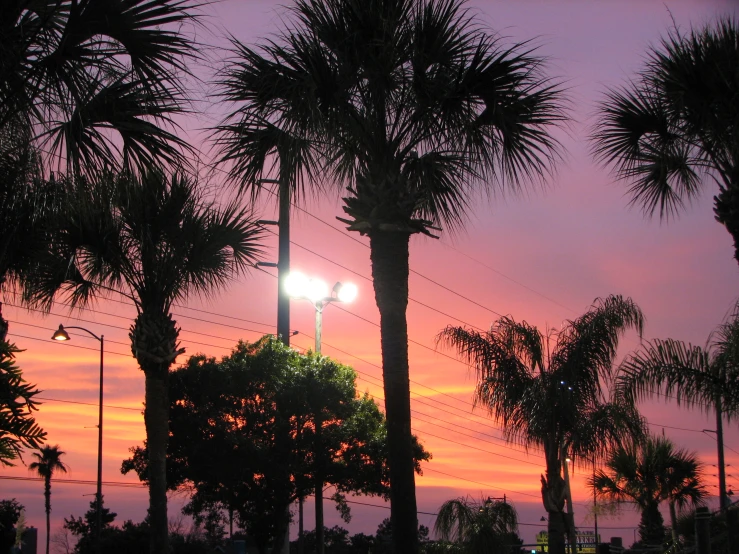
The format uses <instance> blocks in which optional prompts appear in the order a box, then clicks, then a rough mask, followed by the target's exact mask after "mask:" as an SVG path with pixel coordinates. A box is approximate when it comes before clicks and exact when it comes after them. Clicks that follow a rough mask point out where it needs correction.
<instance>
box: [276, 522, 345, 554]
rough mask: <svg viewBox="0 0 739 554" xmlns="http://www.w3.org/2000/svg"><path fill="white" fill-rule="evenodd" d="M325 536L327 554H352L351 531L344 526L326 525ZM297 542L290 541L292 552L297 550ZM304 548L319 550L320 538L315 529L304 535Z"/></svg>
mask: <svg viewBox="0 0 739 554" xmlns="http://www.w3.org/2000/svg"><path fill="white" fill-rule="evenodd" d="M323 537H324V548H325V550H326V554H350V553H353V552H354V548H353V546H352V543H351V541H350V540H349V531H347V530H346V529H344V528H343V527H339V526H338V525H335V526H334V527H331V528H330V529H329V528H328V527H326V528H324V530H323ZM297 543H298V541H293V542H291V543H290V552H291V553H292V552H297ZM293 546H294V548H293ZM303 548H304V551H305V552H318V538H317V533H316V531H315V529H314V530H311V531H308V532H306V533H305V534H304V535H303Z"/></svg>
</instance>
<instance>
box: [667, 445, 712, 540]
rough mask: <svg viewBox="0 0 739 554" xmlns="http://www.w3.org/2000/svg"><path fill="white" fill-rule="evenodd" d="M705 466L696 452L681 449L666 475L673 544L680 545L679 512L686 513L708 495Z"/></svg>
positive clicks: (675, 454)
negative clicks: (704, 472) (702, 478)
mask: <svg viewBox="0 0 739 554" xmlns="http://www.w3.org/2000/svg"><path fill="white" fill-rule="evenodd" d="M702 471H703V467H702V464H701V462H700V461H699V460H698V457H697V455H696V453H695V452H687V451H685V450H679V451H677V452H675V453H674V460H673V463H672V465H671V467H670V469H669V471H667V473H666V474H665V475H663V477H665V489H666V490H665V494H666V497H667V502H668V504H669V506H670V531H671V534H672V544H673V545H675V547H677V546H678V523H677V521H678V514H683V513H685V511H686V509H687V508H688V505H689V504H690V505H692V506H695V505H697V504H702V501H703V499H704V498H705V497H706V496H707V492H706V489H705V487H704V486H703V484H702V482H701V473H702Z"/></svg>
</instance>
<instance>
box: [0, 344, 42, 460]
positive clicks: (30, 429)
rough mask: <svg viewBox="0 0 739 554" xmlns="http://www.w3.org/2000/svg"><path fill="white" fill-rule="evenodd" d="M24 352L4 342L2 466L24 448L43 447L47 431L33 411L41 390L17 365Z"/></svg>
mask: <svg viewBox="0 0 739 554" xmlns="http://www.w3.org/2000/svg"><path fill="white" fill-rule="evenodd" d="M18 352H20V350H18V348H16V347H15V345H13V344H10V343H7V342H5V341H0V465H4V466H12V465H13V463H12V461H13V460H15V459H16V458H19V457H20V455H21V451H22V449H23V448H34V449H36V448H40V447H41V443H42V442H43V441H44V440H45V439H46V432H45V431H44V430H43V429H41V427H39V425H38V424H37V423H36V419H35V418H34V416H33V412H34V411H36V410H37V409H38V401H37V400H36V399H35V398H34V397H35V396H36V395H37V394H38V393H39V392H40V391H39V390H38V389H37V388H36V387H35V385H32V384H30V383H27V382H26V381H25V379H23V373H22V372H21V369H20V368H19V367H18V366H17V365H16V364H15V355H16V354H17V353H18Z"/></svg>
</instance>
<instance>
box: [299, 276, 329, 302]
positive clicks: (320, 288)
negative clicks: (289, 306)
mask: <svg viewBox="0 0 739 554" xmlns="http://www.w3.org/2000/svg"><path fill="white" fill-rule="evenodd" d="M305 297H306V298H308V300H310V301H311V302H319V301H320V300H323V299H325V298H326V297H328V285H327V284H326V283H325V281H321V280H320V279H311V280H310V281H309V282H308V288H307V290H306V291H305Z"/></svg>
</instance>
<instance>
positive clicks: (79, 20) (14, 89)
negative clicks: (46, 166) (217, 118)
mask: <svg viewBox="0 0 739 554" xmlns="http://www.w3.org/2000/svg"><path fill="white" fill-rule="evenodd" d="M192 10H193V4H192V3H191V2H190V1H189V0H160V1H157V2H152V1H150V0H59V1H54V2H47V1H39V0H8V1H5V2H2V4H1V5H0V129H4V128H5V127H6V126H7V125H12V126H15V127H17V126H20V127H24V128H26V129H29V130H30V131H29V132H30V133H31V136H32V139H34V142H35V144H36V145H37V146H39V147H41V150H45V158H46V160H47V161H49V162H52V165H56V166H58V167H60V168H61V169H73V170H75V171H81V170H91V169H100V168H101V167H121V166H122V165H123V166H126V167H136V168H139V169H141V168H144V167H147V166H150V165H151V164H152V162H154V161H155V160H159V161H166V162H174V161H179V162H181V161H182V156H181V154H180V152H179V149H178V147H182V146H184V142H183V141H182V139H180V138H178V137H177V136H176V135H174V134H173V133H172V132H171V131H169V130H167V128H168V127H171V126H172V123H173V122H172V115H174V114H177V113H179V112H181V111H182V109H183V108H182V103H183V100H184V97H183V89H182V85H181V82H180V76H181V75H184V74H187V64H186V63H185V62H186V61H188V60H189V59H191V58H192V57H193V56H194V53H195V51H194V49H193V44H192V43H191V41H190V40H189V39H188V38H187V37H185V36H184V34H183V33H182V32H181V29H182V28H183V25H184V24H185V23H187V22H188V21H191V20H193V15H192V14H191V12H192ZM110 130H113V131H115V133H116V134H117V139H118V140H111V135H110V133H109V131H110ZM117 145H120V148H118V146H117ZM54 160H56V161H54Z"/></svg>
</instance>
